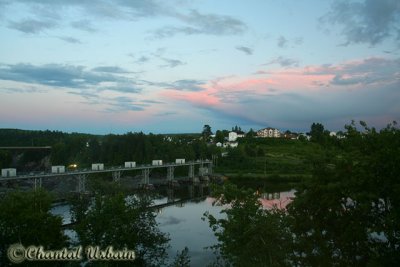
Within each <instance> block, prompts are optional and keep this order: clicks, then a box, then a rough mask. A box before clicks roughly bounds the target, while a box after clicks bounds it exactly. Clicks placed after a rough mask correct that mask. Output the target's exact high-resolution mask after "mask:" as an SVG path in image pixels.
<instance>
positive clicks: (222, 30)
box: [10, 0, 247, 38]
mask: <svg viewBox="0 0 400 267" xmlns="http://www.w3.org/2000/svg"><path fill="white" fill-rule="evenodd" d="M13 3H14V4H15V3H23V4H26V5H28V6H30V7H32V12H33V13H35V14H36V15H37V17H40V18H41V17H43V16H42V15H41V14H43V12H46V13H47V14H49V15H50V16H47V18H48V19H50V18H51V17H52V18H53V19H52V20H51V21H52V22H51V23H49V22H46V21H40V20H25V21H21V22H12V23H11V24H10V28H13V29H16V30H19V31H23V32H26V33H39V32H41V31H43V30H45V29H49V28H52V27H54V23H56V22H57V21H58V20H56V19H54V18H55V17H57V16H59V17H62V15H63V14H62V13H61V12H60V10H63V11H65V10H66V9H67V8H74V9H78V10H80V11H83V14H85V15H90V16H91V17H94V18H96V17H101V18H107V19H113V20H128V21H132V20H137V19H140V18H145V17H169V18H173V19H176V20H178V21H179V22H180V23H182V24H184V25H183V26H180V27H169V26H167V27H164V28H162V29H159V30H156V31H155V32H154V36H156V37H159V38H163V37H170V36H173V35H175V34H178V33H182V34H186V35H192V34H209V35H234V34H241V33H243V32H245V31H246V29H247V26H246V24H244V23H243V22H242V21H241V20H239V19H236V18H234V17H231V16H226V15H218V14H203V13H200V12H199V11H197V10H191V11H190V12H189V13H187V14H185V13H179V12H177V11H176V10H175V8H174V7H171V6H167V4H166V1H165V2H164V1H153V0H146V1H132V0H118V1H105V0H97V1H95V0H93V1H78V0H69V1H64V0H54V1H47V0H36V1H28V0H16V1H14V2H13ZM89 19H91V18H90V17H89ZM89 19H83V20H78V21H73V22H71V23H70V25H71V26H72V27H74V28H77V29H80V30H83V31H87V32H93V31H95V30H96V29H95V27H94V26H93V25H92V24H91V21H90V20H89Z"/></svg>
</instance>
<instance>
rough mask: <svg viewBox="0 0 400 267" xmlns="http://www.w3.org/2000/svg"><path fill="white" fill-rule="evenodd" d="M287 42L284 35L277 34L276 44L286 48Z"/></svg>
mask: <svg viewBox="0 0 400 267" xmlns="http://www.w3.org/2000/svg"><path fill="white" fill-rule="evenodd" d="M287 43H288V40H287V39H286V38H285V37H283V36H279V38H278V40H277V45H278V46H279V47H280V48H286V47H287Z"/></svg>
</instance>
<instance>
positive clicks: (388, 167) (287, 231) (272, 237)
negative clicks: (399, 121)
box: [207, 122, 400, 266]
mask: <svg viewBox="0 0 400 267" xmlns="http://www.w3.org/2000/svg"><path fill="white" fill-rule="evenodd" d="M360 124H361V126H362V127H363V131H359V130H357V127H356V126H355V124H354V123H352V124H350V125H346V127H345V128H346V133H345V136H346V138H344V139H336V140H335V142H332V143H331V145H330V146H328V147H325V148H324V149H322V150H321V151H320V152H319V153H318V154H317V155H316V156H314V157H311V158H310V159H309V161H310V163H311V165H312V166H313V175H312V177H311V178H310V179H307V180H305V181H304V182H303V183H302V184H301V185H300V186H298V188H297V193H296V198H295V199H294V201H293V202H292V203H291V204H290V205H289V206H288V209H287V210H285V211H276V210H270V211H266V210H263V209H261V208H260V206H259V204H258V202H257V196H255V195H254V193H253V191H250V192H249V191H246V190H239V189H237V188H234V187H231V186H225V187H224V188H223V189H222V191H218V190H217V191H216V193H217V195H219V196H221V199H222V203H230V208H229V209H226V210H225V211H224V212H225V213H226V214H227V218H226V219H221V220H216V219H215V218H214V217H212V216H210V215H208V216H207V217H208V219H209V222H210V225H211V227H212V228H213V230H214V231H215V233H216V236H217V237H218V240H219V243H218V244H217V246H216V248H217V249H219V250H220V253H221V255H222V256H223V257H224V259H225V260H226V261H227V262H228V263H230V264H232V265H234V266H252V265H258V266H285V265H291V266H293V265H294V266H352V265H353V266H394V265H396V263H398V262H400V179H399V175H398V173H399V169H400V130H399V129H398V128H396V124H395V123H394V124H391V125H388V127H386V128H384V129H382V130H381V131H380V132H377V131H376V130H375V129H374V128H372V129H370V128H368V126H367V125H366V124H365V123H363V122H361V123H360ZM260 240H262V241H264V242H262V241H261V242H260ZM271 248H275V250H273V251H271ZM271 259H272V260H271Z"/></svg>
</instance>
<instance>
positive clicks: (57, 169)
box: [51, 166, 65, 173]
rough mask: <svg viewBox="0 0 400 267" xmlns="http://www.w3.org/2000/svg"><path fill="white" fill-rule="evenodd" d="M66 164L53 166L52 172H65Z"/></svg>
mask: <svg viewBox="0 0 400 267" xmlns="http://www.w3.org/2000/svg"><path fill="white" fill-rule="evenodd" d="M64 172H65V166H51V173H64Z"/></svg>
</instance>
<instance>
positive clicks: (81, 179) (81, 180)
mask: <svg viewBox="0 0 400 267" xmlns="http://www.w3.org/2000/svg"><path fill="white" fill-rule="evenodd" d="M76 177H77V178H78V192H79V193H85V192H86V178H87V174H79V175H77V176H76Z"/></svg>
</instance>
